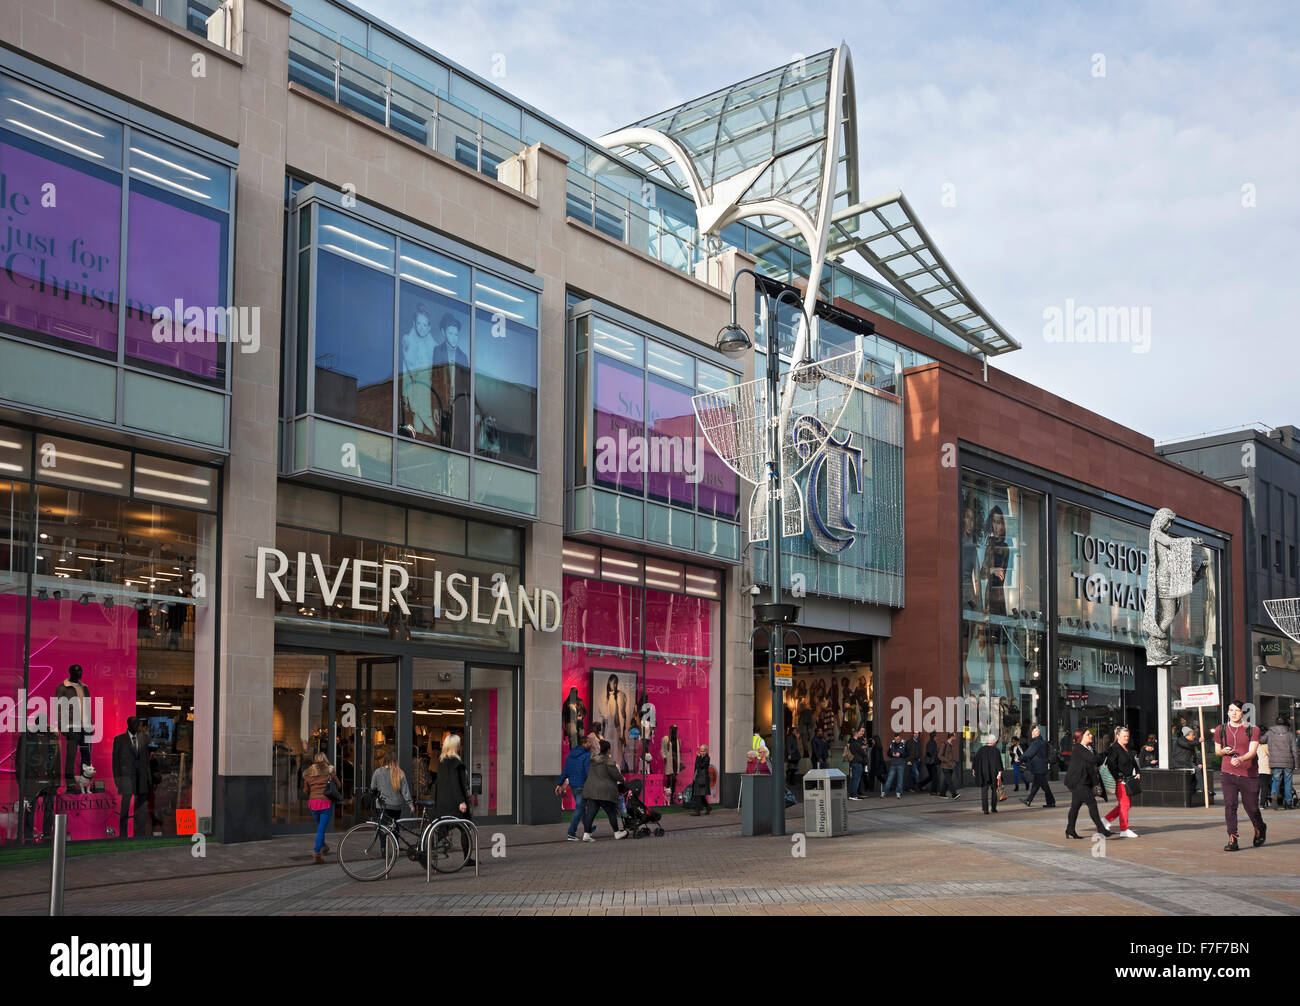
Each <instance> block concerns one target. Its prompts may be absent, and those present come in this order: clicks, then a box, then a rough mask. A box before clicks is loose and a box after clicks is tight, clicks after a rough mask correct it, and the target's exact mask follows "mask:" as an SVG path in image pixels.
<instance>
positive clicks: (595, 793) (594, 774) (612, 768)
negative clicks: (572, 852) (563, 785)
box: [582, 740, 627, 842]
mask: <svg viewBox="0 0 1300 1006" xmlns="http://www.w3.org/2000/svg"><path fill="white" fill-rule="evenodd" d="M597 743H599V745H600V748H599V753H598V754H594V755H592V756H591V764H590V765H589V766H588V769H587V782H586V784H585V785H584V786H583V787H582V795H583V799H584V802H585V803H586V809H585V810H584V811H583V816H582V830H583V836H582V840H583V841H584V842H594V841H595V840H596V838H595V836H594V835H592V831H593V830H594V828H593V826H594V825H595V823H596V814H597V813H598V812H599V811H602V810H603V811H604V812H605V814H606V815H607V816H608V817H609V823H610V825H611V826H613V829H614V837H615V838H627V832H626V831H624V830H623V826H622V825H621V824H620V823H619V820H618V794H619V787H620V786H625V785H626V783H625V782H624V781H623V773H622V772H620V771H619V769H618V766H617V765H615V764H614V759H613V758H611V757H610V756H609V750H610V745H609V741H606V740H602V741H598V742H597Z"/></svg>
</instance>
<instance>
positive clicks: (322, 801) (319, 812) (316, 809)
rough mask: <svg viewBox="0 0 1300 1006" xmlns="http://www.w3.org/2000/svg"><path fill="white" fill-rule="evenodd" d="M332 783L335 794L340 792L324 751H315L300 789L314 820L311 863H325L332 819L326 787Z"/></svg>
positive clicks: (332, 808) (336, 777)
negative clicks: (326, 838)
mask: <svg viewBox="0 0 1300 1006" xmlns="http://www.w3.org/2000/svg"><path fill="white" fill-rule="evenodd" d="M331 781H332V782H333V783H334V786H335V790H336V792H340V793H341V792H342V789H343V787H342V784H341V783H340V782H339V777H338V776H336V775H335V774H334V766H333V765H331V764H330V762H329V759H328V758H326V757H325V752H324V751H317V752H316V757H315V758H313V759H312V763H311V764H310V765H308V766H307V768H306V769H304V770H303V773H302V788H303V789H304V790H306V792H307V807H308V808H309V809H310V810H311V816H312V817H314V818H315V819H316V847H315V850H314V851H313V852H312V856H311V861H312V862H313V863H323V862H325V856H326V854H327V853H328V852H329V851H330V847H329V846H328V845H326V844H325V832H326V831H327V830H328V829H329V826H330V819H331V818H333V817H334V801H333V800H331V799H330V798H329V796H327V795H326V787H327V786H329V784H330V782H331Z"/></svg>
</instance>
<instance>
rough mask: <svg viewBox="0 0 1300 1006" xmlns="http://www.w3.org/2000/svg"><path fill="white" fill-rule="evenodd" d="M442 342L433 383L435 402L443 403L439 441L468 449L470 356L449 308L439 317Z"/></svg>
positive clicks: (437, 351)
mask: <svg viewBox="0 0 1300 1006" xmlns="http://www.w3.org/2000/svg"><path fill="white" fill-rule="evenodd" d="M438 333H439V334H440V335H441V336H442V341H441V343H440V344H439V345H438V347H437V348H436V349H435V350H434V352H433V358H432V379H431V381H430V384H431V386H432V391H433V394H434V396H435V399H436V401H438V402H441V403H442V410H441V411H442V415H441V423H440V425H441V427H442V429H441V430H440V431H439V432H440V434H441V437H440V439H439V441H438V442H439V443H441V444H442V446H444V447H450V448H452V449H453V450H457V451H468V450H469V447H470V443H469V434H470V430H469V356H468V355H466V352H465V349H464V348H463V347H462V346H461V342H462V340H463V338H464V333H463V332H462V331H461V322H460V319H459V318H457V317H456V315H454V314H452V313H451V312H450V311H447V312H444V313H443V316H442V317H441V318H440V319H439V320H438Z"/></svg>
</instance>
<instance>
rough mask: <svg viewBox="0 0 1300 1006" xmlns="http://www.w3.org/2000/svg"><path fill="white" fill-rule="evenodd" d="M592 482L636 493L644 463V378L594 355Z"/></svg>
mask: <svg viewBox="0 0 1300 1006" xmlns="http://www.w3.org/2000/svg"><path fill="white" fill-rule="evenodd" d="M595 360H596V408H595V420H596V442H595V460H596V478H595V481H596V484H597V485H600V486H605V487H607V488H609V489H618V490H622V491H623V492H631V493H640V492H641V487H642V481H641V473H642V472H643V471H644V466H643V465H642V464H641V463H640V462H639V461H638V460H637V459H638V458H639V457H641V456H643V453H644V449H645V445H644V441H645V424H644V422H643V406H642V400H643V397H644V388H645V378H644V376H643V374H642V372H641V370H640V368H637V369H635V370H633V369H631V368H628V367H623V366H621V365H620V364H617V363H614V362H613V361H612V360H607V359H604V358H603V357H601V356H599V355H596V356H595Z"/></svg>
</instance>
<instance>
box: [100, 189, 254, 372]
mask: <svg viewBox="0 0 1300 1006" xmlns="http://www.w3.org/2000/svg"><path fill="white" fill-rule="evenodd" d="M128 201H129V204H130V218H129V219H130V227H129V230H128V232H127V236H126V245H127V252H126V263H127V267H126V355H127V356H128V357H131V358H133V359H136V360H147V361H149V362H151V363H157V364H162V365H163V366H166V367H173V368H175V369H177V370H180V371H183V372H185V373H187V374H193V375H194V376H196V377H204V378H209V379H212V378H219V377H221V376H222V375H223V374H224V372H225V359H226V347H225V345H224V344H223V342H222V341H221V340H223V339H225V338H226V337H227V336H228V335H229V334H230V333H229V332H228V331H227V329H228V327H229V325H228V324H227V320H226V318H225V317H224V314H225V312H224V311H223V310H222V309H223V308H224V307H225V291H224V282H223V276H224V268H223V267H224V264H225V258H226V242H225V234H224V230H225V228H224V227H223V225H222V224H221V223H219V222H218V221H217V220H214V219H213V218H211V217H208V216H204V215H202V214H199V213H197V212H191V211H190V210H187V209H185V208H183V207H181V206H177V205H173V204H172V203H171V202H170V201H166V200H163V199H156V198H154V197H153V196H150V195H146V194H145V193H144V192H141V191H138V190H137V189H136V188H135V187H134V186H133V187H132V191H131V195H130V198H129V200H128ZM155 308H165V309H166V311H167V315H166V317H167V318H170V319H171V321H172V322H173V323H172V324H171V325H167V326H163V327H161V328H160V329H159V332H160V333H161V335H160V336H159V337H157V338H156V337H155V328H156V327H157V326H155V320H156V319H155V318H154V309H155ZM178 309H179V314H178ZM240 317H241V318H242V317H243V316H242V315H241V316H240Z"/></svg>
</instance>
